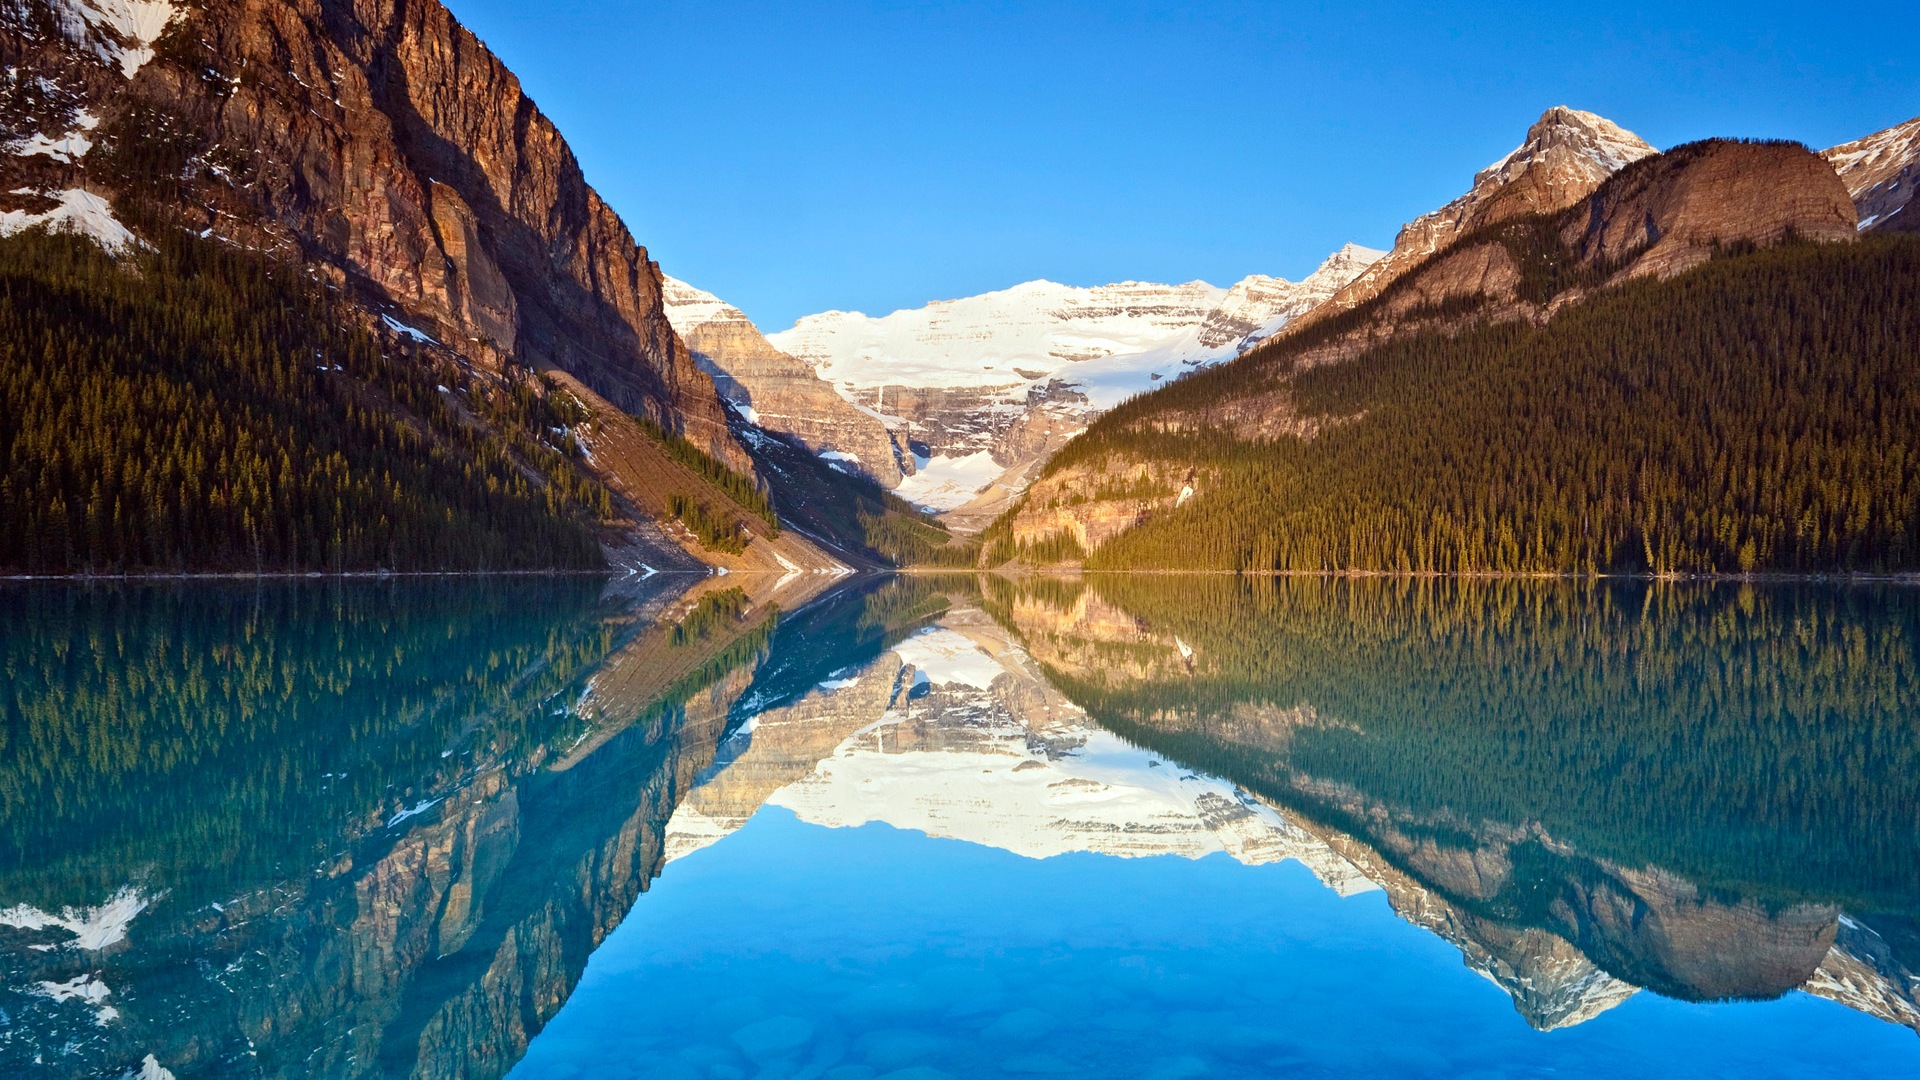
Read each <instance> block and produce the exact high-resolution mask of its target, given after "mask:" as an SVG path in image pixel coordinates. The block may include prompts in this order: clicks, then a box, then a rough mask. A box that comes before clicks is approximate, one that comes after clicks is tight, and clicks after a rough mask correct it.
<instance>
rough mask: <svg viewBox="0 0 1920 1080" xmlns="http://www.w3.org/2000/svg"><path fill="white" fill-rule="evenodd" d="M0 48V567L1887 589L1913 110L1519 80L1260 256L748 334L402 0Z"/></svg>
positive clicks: (1904, 326) (1904, 345) (491, 70)
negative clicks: (1095, 576)
mask: <svg viewBox="0 0 1920 1080" xmlns="http://www.w3.org/2000/svg"><path fill="white" fill-rule="evenodd" d="M0 66H3V67H4V69H5V76H4V81H0V416H4V417H5V418H6V420H7V423H6V424H4V425H0V520H4V522H5V524H6V527H5V529H4V530H0V572H6V573H16V574H34V575H60V574H119V573H184V572H218V573H243V574H245V573H313V572H322V573H325V572H335V573H344V572H375V571H393V572H406V571H502V570H549V569H601V568H611V569H615V570H617V571H621V572H631V573H635V574H641V575H645V574H650V573H652V572H656V571H660V570H701V571H707V572H713V571H728V572H734V571H746V572H767V573H773V574H778V575H783V576H785V575H793V574H811V575H819V576H820V577H821V578H822V579H823V580H824V579H825V578H826V577H828V576H830V575H839V574H844V573H848V572H852V571H855V570H861V569H879V568H889V567H908V566H938V567H968V568H972V567H1014V568H1026V569H1047V568H1063V567H1080V568H1087V569H1095V570H1139V569H1152V570H1213V571H1236V572H1275V571H1280V572H1311V573H1327V572H1335V573H1340V572H1397V573H1538V572H1554V573H1618V572H1635V573H1650V574H1691V573H1763V572H1791V573H1836V572H1838V573H1845V572H1869V573H1904V572H1911V571H1914V570H1915V569H1920V445H1915V437H1916V436H1915V433H1916V432H1920V369H1917V368H1916V362H1917V361H1920V239H1916V238H1915V234H1916V233H1920V216H1917V215H1920V210H1914V209H1912V208H1911V205H1910V202H1909V200H1910V198H1911V195H1912V190H1913V186H1914V184H1915V182H1916V181H1917V180H1920V164H1917V163H1920V118H1917V119H1915V120H1910V121H1907V122H1906V123H1904V124H1900V125H1898V126H1895V127H1892V128H1888V129H1886V130H1883V131H1879V132H1876V133H1872V134H1868V135H1865V136H1864V137H1862V138H1861V139H1859V140H1857V141H1854V142H1849V143H1846V144H1843V145H1841V146H1836V147H1833V148H1831V149H1828V150H1825V151H1814V150H1811V149H1809V148H1807V147H1804V146H1802V145H1799V144H1797V143H1787V142H1776V141H1768V140H1764V139H1762V140H1731V139H1730V140H1709V141H1705V142H1697V143H1691V144H1687V145H1684V146H1679V147H1671V148H1667V149H1665V150H1664V151H1663V150H1661V149H1660V148H1656V147H1654V146H1652V145H1650V144H1648V143H1647V142H1645V141H1644V140H1642V139H1640V138H1639V137H1638V136H1636V135H1634V134H1633V133H1632V132H1631V131H1629V130H1627V129H1625V128H1623V127H1621V126H1619V125H1618V124H1615V123H1613V122H1611V121H1609V120H1607V119H1605V118H1602V117H1599V116H1596V115H1594V114H1591V113H1586V112H1581V111H1578V110H1575V109H1570V108H1565V107H1554V108H1551V109H1548V110H1547V111H1546V112H1545V113H1544V114H1543V115H1541V116H1540V118H1539V119H1538V120H1537V121H1536V122H1535V123H1534V124H1533V125H1532V126H1531V127H1529V128H1528V129H1527V130H1526V132H1525V134H1524V136H1523V137H1522V138H1521V140H1520V142H1519V145H1518V146H1517V147H1516V148H1515V149H1514V150H1513V151H1512V152H1511V153H1509V154H1508V155H1506V156H1505V157H1503V158H1502V159H1500V160H1499V161H1497V162H1495V163H1493V164H1492V165H1490V166H1489V167H1488V168H1486V169H1485V170H1483V171H1481V172H1480V173H1479V174H1478V175H1476V176H1474V177H1473V178H1472V180H1471V183H1470V185H1469V186H1468V187H1467V190H1466V191H1465V192H1464V193H1463V194H1462V195H1461V196H1460V197H1459V198H1457V199H1455V200H1453V201H1452V202H1449V203H1447V204H1446V205H1445V206H1442V207H1440V208H1438V209H1436V210H1434V211H1433V212H1431V213H1429V214H1425V215H1423V216H1421V217H1418V218H1416V219H1415V220H1413V221H1411V222H1408V223H1406V224H1405V225H1404V226H1403V227H1402V228H1401V229H1400V231H1399V234H1398V236H1397V238H1396V240H1395V242H1394V244H1393V246H1392V248H1391V250H1389V251H1384V252H1382V251H1374V250H1369V249H1367V248H1364V247H1361V246H1358V245H1353V244H1349V245H1347V246H1345V247H1342V248H1341V249H1340V250H1338V251H1336V252H1333V253H1332V254H1330V255H1329V256H1328V257H1327V258H1326V260H1325V261H1324V262H1323V263H1322V264H1321V265H1320V266H1319V267H1318V268H1317V269H1315V270H1314V271H1313V272H1312V273H1310V274H1308V275H1306V276H1305V277H1303V278H1301V279H1300V280H1299V281H1289V280H1285V279H1283V278H1279V277H1274V276H1266V275H1259V274H1256V275H1252V276H1248V277H1246V278H1243V279H1242V280H1239V281H1236V282H1233V283H1232V284H1230V285H1227V286H1221V285H1216V284H1212V283H1208V282H1204V281H1192V282H1185V283H1177V284H1159V283H1150V282H1138V281H1121V282H1117V283H1114V284H1109V285H1102V286H1097V287H1090V288H1089V287H1079V286H1070V285H1063V284H1057V283H1054V282H1048V281H1030V282H1025V283H1020V284H1013V285H1010V286H1009V287H1008V288H1006V289H1003V290H1000V291H997V292H991V293H987V294H984V295H980V296H973V297H964V298H959V299H949V300H940V301H937V302H934V303H930V304H928V305H927V306H925V307H922V308H918V309H913V310H905V311H897V312H893V313H890V314H885V315H877V316H876V315H868V314H863V313H859V312H845V311H829V312H824V313H820V314H816V315H810V316H807V317H804V318H802V319H800V320H799V321H798V322H797V323H795V324H794V325H793V326H791V327H789V328H786V329H782V330H778V331H777V332H774V333H770V334H769V333H763V332H762V328H760V327H757V326H756V325H755V324H754V323H753V321H752V320H751V318H750V317H749V316H748V314H747V313H745V312H743V311H741V310H740V309H739V308H737V307H735V306H733V305H732V304H729V303H728V302H727V301H726V300H725V299H724V298H722V297H720V296H716V295H714V294H713V293H709V292H706V291H703V290H702V289H701V288H700V287H699V285H698V283H697V282H696V283H689V282H685V281H682V280H680V279H679V278H677V277H675V276H674V274H673V268H672V267H661V266H660V265H658V264H657V263H656V262H655V261H654V260H653V259H652V258H651V257H650V256H649V254H648V252H647V250H646V248H644V247H643V246H641V243H640V239H641V238H636V237H634V236H633V235H632V234H631V233H630V232H629V230H628V228H627V226H626V225H625V224H624V223H623V222H622V220H621V219H620V217H619V216H618V215H617V214H616V213H615V212H614V210H613V209H612V208H611V207H609V206H608V205H607V203H606V202H605V201H604V200H602V199H601V197H600V196H599V195H598V193H596V191H595V190H594V189H593V187H592V186H590V185H589V183H588V182H587V179H586V177H585V176H584V174H583V172H582V170H581V168H580V165H579V163H578V161H577V160H576V158H575V157H574V154H573V152H572V150H571V149H570V148H569V147H568V145H567V143H566V141H565V139H564V138H563V136H562V135H561V133H560V132H559V131H558V130H557V129H556V128H555V127H554V125H553V124H552V123H551V121H549V120H548V119H547V117H546V116H545V115H543V114H542V113H541V111H540V110H539V108H538V107H537V106H536V105H535V104H534V102H533V101H531V100H530V99H529V98H528V97H527V95H526V94H525V93H524V91H523V90H522V88H521V86H520V83H519V81H518V79H517V78H516V77H515V76H514V75H513V73H512V72H511V71H509V70H508V69H507V68H506V67H505V65H503V64H502V63H501V62H500V60H499V59H498V58H497V57H495V56H494V55H493V54H492V53H491V52H490V51H489V50H488V49H487V48H486V46H485V45H484V44H483V43H482V42H481V41H480V40H479V39H478V38H477V37H475V36H474V35H473V34H472V33H470V32H469V31H467V30H466V29H465V28H464V27H462V26H461V25H460V24H459V23H458V21H457V20H456V19H455V18H454V16H453V15H452V14H451V13H450V12H449V11H447V9H446V8H444V7H443V6H441V5H440V4H439V3H437V2H435V0H406V2H401V0H292V2H269V0H202V2H198V3H192V4H188V3H173V2H168V0H0ZM1741 134H1761V135H1764V134H1765V133H1741ZM1357 224H1365V225H1366V226H1368V227H1378V226H1379V225H1380V224H1381V223H1379V222H1373V223H1357ZM768 257H769V258H779V257H781V253H778V252H769V253H768Z"/></svg>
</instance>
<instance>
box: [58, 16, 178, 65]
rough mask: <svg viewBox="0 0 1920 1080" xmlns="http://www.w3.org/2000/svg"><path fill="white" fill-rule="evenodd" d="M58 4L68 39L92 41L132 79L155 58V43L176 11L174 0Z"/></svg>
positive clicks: (101, 55) (97, 52)
mask: <svg viewBox="0 0 1920 1080" xmlns="http://www.w3.org/2000/svg"><path fill="white" fill-rule="evenodd" d="M55 7H56V8H57V9H58V14H59V16H60V30H61V33H63V34H65V35H66V37H67V40H69V41H72V42H74V43H75V44H80V45H86V44H91V45H92V46H93V50H94V55H96V56H98V57H99V58H100V59H101V60H103V61H105V62H106V63H108V64H114V65H118V66H119V68H120V74H121V75H123V76H125V77H126V78H129V79H131V78H133V76H134V73H136V72H138V71H139V70H140V69H141V68H143V67H145V66H146V65H147V61H149V60H152V59H153V43H154V42H156V41H158V40H160V35H161V34H164V33H166V30H167V26H168V24H170V23H171V22H173V19H174V15H175V14H176V9H175V6H174V4H173V3H172V0H58V2H57V3H56V4H55ZM90 39H91V40H90Z"/></svg>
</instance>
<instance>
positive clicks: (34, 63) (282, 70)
mask: <svg viewBox="0 0 1920 1080" xmlns="http://www.w3.org/2000/svg"><path fill="white" fill-rule="evenodd" d="M12 14H13V17H12V18H9V19H8V20H7V23H6V30H5V31H4V36H5V39H6V51H7V52H8V54H9V56H8V61H7V62H8V64H9V65H10V66H14V65H17V66H18V67H19V69H20V72H21V74H22V75H23V76H31V77H32V79H33V80H34V82H33V90H32V91H30V92H28V91H23V92H20V93H16V94H14V95H11V100H10V101H9V103H8V104H9V108H7V110H6V115H5V116H4V118H0V119H3V121H4V123H5V126H6V128H7V132H6V134H7V136H8V139H9V142H10V145H12V146H13V147H15V148H17V149H16V150H15V153H14V154H13V155H12V156H10V157H9V158H7V159H5V161H4V164H0V170H4V175H0V180H4V181H5V183H4V185H3V186H4V187H5V188H6V190H8V191H10V192H12V193H13V194H12V195H11V196H9V197H10V198H12V199H13V200H14V201H15V202H16V203H24V204H25V205H24V206H21V205H16V206H14V207H10V208H9V209H10V210H12V211H13V212H15V213H24V214H25V215H27V217H23V218H21V219H17V220H27V219H28V218H30V217H32V216H35V215H43V214H49V213H51V214H61V213H71V212H73V211H71V210H69V207H70V206H71V204H72V203H73V202H74V200H75V197H74V196H72V195H70V194H69V192H70V191H72V190H74V189H75V188H77V187H79V188H84V191H83V194H84V193H85V192H92V193H93V194H95V195H96V196H98V195H100V194H102V193H103V192H104V193H108V194H110V195H111V196H112V201H113V202H114V204H115V209H116V210H120V209H122V204H128V203H133V204H160V205H162V206H164V208H165V209H167V210H170V211H175V212H177V213H178V214H179V215H180V221H179V222H178V223H179V224H181V225H185V226H187V227H190V228H194V229H196V230H200V229H211V230H212V231H213V235H217V236H220V237H222V238H224V239H226V240H229V241H231V242H234V243H237V244H241V245H244V246H247V247H251V248H254V249H258V250H280V251H284V252H286V253H288V254H297V256H298V257H299V258H300V259H301V260H302V261H303V262H305V263H306V264H307V265H308V266H310V267H312V268H313V269H315V270H316V271H317V272H319V273H321V274H323V275H324V276H325V277H326V278H327V279H328V280H330V281H331V282H333V283H335V284H339V285H352V286H355V287H357V288H360V289H364V290H365V292H366V293H367V294H368V295H369V297H370V299H371V300H373V301H374V302H376V303H379V304H383V305H386V306H387V310H389V311H391V312H393V313H395V314H396V315H399V316H400V317H401V318H402V319H403V320H405V321H407V322H408V324H409V325H412V326H416V327H418V328H420V329H421V330H423V331H424V332H426V333H428V334H430V335H431V336H433V337H435V338H436V339H438V340H441V341H447V342H454V343H457V346H458V347H459V348H460V349H461V350H462V351H463V352H465V353H468V354H470V355H472V356H473V358H474V359H476V360H487V361H491V362H494V363H500V362H504V361H506V360H509V359H510V360H512V361H514V362H516V363H519V364H523V365H526V366H530V367H536V368H546V367H554V368H559V369H562V370H565V371H569V372H572V373H574V374H576V375H578V376H579V377H580V378H581V379H582V380H583V381H584V382H586V383H587V384H589V385H590V386H592V387H593V388H594V390H595V391H596V392H597V393H599V394H600V395H601V396H603V397H605V398H607V399H608V400H609V401H612V402H613V403H614V404H616V405H618V406H620V407H621V408H624V409H627V410H630V411H633V412H636V413H640V414H644V415H648V416H650V417H652V418H653V419H654V420H655V421H658V422H660V423H663V424H666V425H667V426H669V427H671V428H673V429H674V430H676V431H681V432H683V433H685V434H687V435H688V437H690V438H691V439H693V441H694V442H695V443H696V444H697V445H699V446H701V447H702V449H704V450H706V451H707V452H709V453H711V454H713V455H714V456H716V457H718V458H720V459H722V460H725V461H728V462H730V463H731V464H732V465H734V466H735V467H745V466H746V465H747V464H748V462H747V459H746V456H745V453H744V452H743V450H742V449H741V448H740V447H739V446H738V445H737V444H736V443H735V441H734V440H733V439H732V438H731V437H730V435H729V433H728V431H727V427H726V421H725V417H724V416H723V414H722V411H721V408H720V404H719V401H718V400H717V399H716V398H715V396H714V394H713V392H712V387H711V383H710V381H709V380H708V379H706V378H704V377H702V375H701V374H700V372H699V371H698V370H697V369H696V368H695V367H694V364H693V361H692V358H691V356H690V355H689V354H688V353H687V351H686V349H685V348H684V347H683V346H681V345H680V343H679V342H678V341H677V340H676V339H675V337H674V335H673V332H672V329H671V327H670V326H669V325H668V323H667V320H666V317H665V311H664V308H663V305H662V301H661V296H660V292H661V285H660V281H659V278H658V274H657V268H656V267H655V266H654V264H653V263H652V262H651V261H650V260H649V259H648V257H647V253H646V250H645V249H644V248H642V247H640V246H639V244H637V243H636V242H635V241H634V239H633V237H632V235H631V234H629V233H628V231H627V229H626V226H625V225H624V224H622V223H621V221H620V219H619V217H618V216H617V215H616V214H615V213H614V212H613V211H612V210H611V209H610V208H609V207H608V206H607V205H606V204H605V202H603V201H602V200H601V198H600V196H599V195H598V194H597V193H596V192H594V190H593V189H592V188H591V187H589V186H588V185H587V183H586V179H585V177H584V176H583V175H582V173H581V171H580V166H579V163H578V162H577V161H576V160H575V159H574V156H573V153H572V151H571V150H570V149H569V148H568V147H567V145H566V142H565V140H564V139H562V138H561V136H560V133H559V132H558V131H557V130H556V129H555V128H554V126H553V124H552V122H551V121H549V120H548V119H547V118H546V117H545V116H544V115H543V114H542V113H541V112H540V111H539V109H538V107H536V106H535V105H534V104H533V102H532V101H530V100H529V99H528V98H527V97H526V96H525V94H524V93H523V92H522V91H521V88H520V84H519V80H518V79H516V78H515V77H514V76H513V74H512V73H511V72H510V71H508V70H507V69H506V67H505V65H503V64H502V63H501V62H500V61H499V59H498V58H496V57H495V56H494V55H493V54H492V53H491V52H490V51H488V50H487V48H486V47H485V46H484V45H483V44H481V42H480V40H479V39H478V38H476V37H475V36H474V35H473V34H472V33H471V32H469V31H468V30H466V29H465V28H464V27H462V26H461V25H460V24H459V23H458V22H457V21H456V20H455V19H454V18H453V16H452V15H451V14H450V13H449V12H448V11H447V10H446V8H445V7H443V6H442V5H440V4H439V3H437V2H435V0H427V2H423V3H409V4H398V5H396V4H387V3H377V2H351V3H350V2H345V0H302V2H296V3H290V4H289V3H270V2H267V0H210V2H208V3H203V4H195V5H191V6H188V5H185V4H174V3H168V2H165V0H144V2H138V0H18V2H16V3H15V4H13V6H12ZM19 81H20V82H25V81H26V80H25V79H21V80H19ZM62 146H63V147H66V148H67V150H66V151H60V150H55V149H51V148H52V147H62ZM21 188H28V189H31V191H32V192H33V194H23V193H21V191H20V190H19V189H21ZM49 200H53V201H57V202H59V203H60V206H59V207H58V208H50V207H48V206H46V205H45V204H46V203H47V201H49ZM90 209H97V207H92V208H90Z"/></svg>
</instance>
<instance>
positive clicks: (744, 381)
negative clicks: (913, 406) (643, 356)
mask: <svg viewBox="0 0 1920 1080" xmlns="http://www.w3.org/2000/svg"><path fill="white" fill-rule="evenodd" d="M665 296H666V305H667V318H668V320H669V321H670V322H672V323H673V328H674V330H675V331H677V332H678V333H679V335H680V339H681V340H682V341H685V342H686V343H687V347H688V348H689V349H691V350H693V358H694V361H695V363H698V364H699V365H700V366H701V368H702V370H704V371H706V372H707V374H709V375H711V376H713V382H714V385H715V386H716V387H717V388H718V389H719V391H720V396H721V398H722V399H723V400H725V401H726V402H728V403H729V404H730V405H732V406H733V408H734V409H735V411H736V412H737V413H738V414H739V415H740V416H741V417H743V418H744V419H746V420H747V421H748V422H749V423H752V424H755V425H757V426H759V427H761V428H763V429H766V430H769V431H775V432H781V433H783V434H786V435H791V436H793V437H794V439H796V440H797V441H798V442H799V443H800V445H801V446H803V447H805V448H806V449H807V450H809V451H811V452H813V453H815V454H818V455H820V456H821V457H823V458H825V459H826V460H828V461H832V462H835V463H837V464H838V465H840V466H841V467H843V468H850V469H854V470H857V471H859V472H861V473H864V474H866V475H867V476H870V477H872V478H873V479H874V480H875V481H877V482H878V483H879V484H880V485H881V486H883V487H888V488H892V487H897V486H898V485H899V483H900V481H901V480H902V479H904V478H905V476H906V474H905V473H903V472H902V471H901V466H902V464H903V463H904V464H905V465H906V467H908V468H911V467H912V463H911V459H912V452H911V451H910V450H909V449H907V447H906V446H905V443H904V440H903V439H900V438H898V437H897V436H896V435H895V434H894V433H893V432H891V431H889V430H888V429H887V426H886V423H885V421H884V419H883V418H882V417H881V416H880V415H879V414H878V413H875V412H873V411H872V410H870V409H863V408H861V407H860V406H858V405H855V404H853V403H852V402H850V401H847V400H846V399H844V398H842V397H841V396H840V395H839V394H838V393H836V392H835V391H834V388H833V386H832V385H831V384H830V383H826V382H823V381H821V379H820V377H819V376H818V375H816V374H815V373H814V370H813V368H811V367H809V366H808V365H807V364H805V363H803V362H801V361H800V360H797V359H795V358H793V357H791V356H788V355H787V354H786V353H783V352H781V351H780V350H779V349H777V348H775V347H774V346H773V344H772V343H771V342H769V341H768V340H767V339H766V338H765V337H764V336H763V335H762V334H761V333H760V330H759V328H758V327H756V326H754V325H753V321H752V320H750V319H748V318H747V316H746V313H744V312H742V311H741V310H740V309H739V308H737V307H734V306H733V305H731V304H728V303H726V302H724V301H722V300H721V299H720V298H719V297H717V296H714V295H713V294H712V293H709V292H703V291H702V290H700V289H696V288H694V287H693V286H691V285H688V284H687V283H686V282H684V281H678V280H676V279H674V278H671V277H669V278H667V279H666V293H665Z"/></svg>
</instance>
